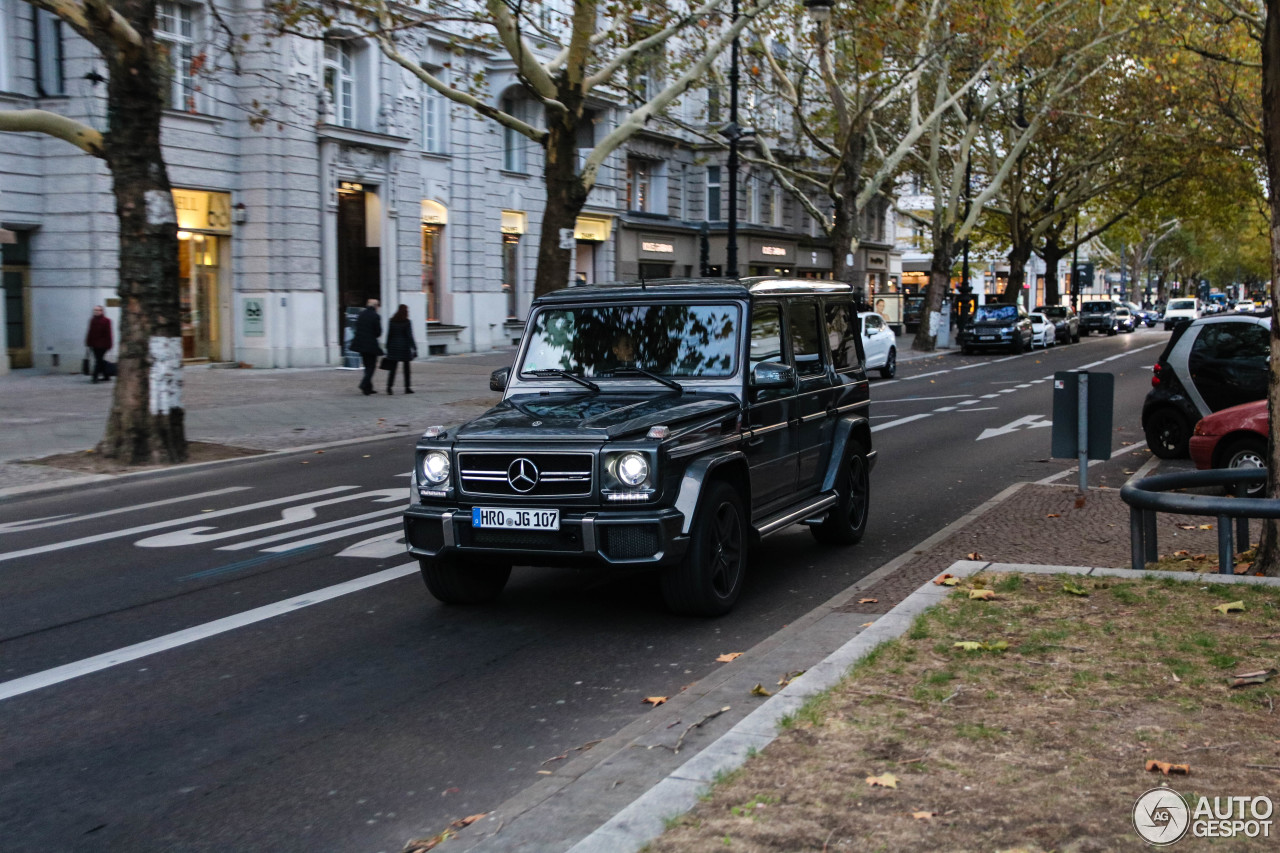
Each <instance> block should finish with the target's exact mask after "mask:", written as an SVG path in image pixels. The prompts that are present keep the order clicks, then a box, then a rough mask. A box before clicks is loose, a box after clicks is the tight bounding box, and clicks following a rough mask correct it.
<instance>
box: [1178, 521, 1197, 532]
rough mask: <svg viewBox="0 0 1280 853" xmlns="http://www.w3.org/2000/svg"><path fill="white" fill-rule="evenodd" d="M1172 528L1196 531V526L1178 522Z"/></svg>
mask: <svg viewBox="0 0 1280 853" xmlns="http://www.w3.org/2000/svg"><path fill="white" fill-rule="evenodd" d="M1174 526H1175V527H1177V528H1178V529H1179V530H1195V529H1196V526H1195V525H1194V524H1183V523H1182V522H1178V523H1177V524H1175V525H1174Z"/></svg>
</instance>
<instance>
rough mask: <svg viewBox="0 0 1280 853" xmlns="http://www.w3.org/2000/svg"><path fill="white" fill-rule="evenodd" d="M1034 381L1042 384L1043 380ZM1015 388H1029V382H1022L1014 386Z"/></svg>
mask: <svg viewBox="0 0 1280 853" xmlns="http://www.w3.org/2000/svg"><path fill="white" fill-rule="evenodd" d="M1036 381H1037V382H1043V381H1044V380H1043V379H1037V380H1036ZM1016 387H1018V388H1030V387H1031V383H1030V382H1023V383H1022V384H1021V385H1018V386H1016Z"/></svg>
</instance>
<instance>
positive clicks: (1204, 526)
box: [1200, 524, 1213, 530]
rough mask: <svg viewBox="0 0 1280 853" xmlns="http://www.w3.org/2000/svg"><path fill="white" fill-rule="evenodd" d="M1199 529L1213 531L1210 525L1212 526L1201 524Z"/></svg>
mask: <svg viewBox="0 0 1280 853" xmlns="http://www.w3.org/2000/svg"><path fill="white" fill-rule="evenodd" d="M1200 529H1201V530H1212V529H1213V525H1212V524H1202V525H1200Z"/></svg>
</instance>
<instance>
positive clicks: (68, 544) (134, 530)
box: [0, 486, 360, 563]
mask: <svg viewBox="0 0 1280 853" xmlns="http://www.w3.org/2000/svg"><path fill="white" fill-rule="evenodd" d="M358 488H360V486H331V487H330V488H327V489H317V490H316V491H314V492H304V493H302V494H300V495H289V496H288V497H284V498H275V499H274V500H269V501H259V502H257V503H252V504H245V505H244V506H236V507H231V508H230V509H219V510H215V511H214V512H202V513H200V514H199V515H188V516H186V517H185V518H174V519H171V520H169V521H157V522H156V523H155V524H143V525H141V526H139V527H130V528H128V529H126V530H116V531H114V532H112V533H99V534H98V535H97V536H84V537H81V538H80V539H69V540H67V541H65V542H53V543H50V544H48V545H39V546H37V547H35V548H23V549H22V550H21V551H7V552H5V553H2V554H0V563H2V562H4V561H5V560H17V559H18V558H20V557H30V556H32V555H34V554H47V553H49V552H50V551H62V550H64V549H66V548H75V547H77V546H79V545H92V544H93V543H94V542H106V541H107V540H109V539H120V538H122V537H125V536H136V535H137V534H139V533H149V532H150V531H152V530H163V529H165V528H166V527H177V526H179V525H182V524H190V523H192V522H193V521H205V520H207V519H210V518H221V517H222V516H225V515H234V514H235V513H237V512H248V511H249V510H253V509H262V508H264V507H269V506H279V505H280V504H287V503H294V502H296V501H304V500H306V499H307V498H314V497H319V496H320V495H331V494H333V493H334V492H347V491H350V490H352V489H358Z"/></svg>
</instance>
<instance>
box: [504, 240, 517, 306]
mask: <svg viewBox="0 0 1280 853" xmlns="http://www.w3.org/2000/svg"><path fill="white" fill-rule="evenodd" d="M519 282H520V235H519V234H503V235H502V292H503V293H505V294H506V295H507V319H508V320H517V319H519V317H520V315H519V314H518V313H517V311H518V306H517V305H516V295H517V292H518V290H519Z"/></svg>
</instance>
